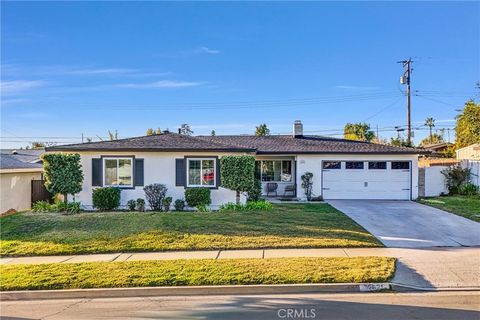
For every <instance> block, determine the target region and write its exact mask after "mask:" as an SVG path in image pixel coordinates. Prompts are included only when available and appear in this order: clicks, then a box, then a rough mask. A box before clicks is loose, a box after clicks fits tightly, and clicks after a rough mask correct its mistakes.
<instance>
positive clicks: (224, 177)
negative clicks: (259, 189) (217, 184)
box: [220, 156, 255, 204]
mask: <svg viewBox="0 0 480 320" xmlns="http://www.w3.org/2000/svg"><path fill="white" fill-rule="evenodd" d="M220 169H221V174H220V179H221V185H222V187H224V188H227V189H230V190H234V191H235V192H236V194H237V196H236V202H237V204H239V203H240V193H241V192H249V191H252V188H254V184H255V157H254V156H223V157H222V158H221V159H220Z"/></svg>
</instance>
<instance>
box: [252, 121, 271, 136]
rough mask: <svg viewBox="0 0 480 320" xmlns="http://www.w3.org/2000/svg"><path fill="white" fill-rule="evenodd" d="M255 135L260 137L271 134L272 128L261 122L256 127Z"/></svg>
mask: <svg viewBox="0 0 480 320" xmlns="http://www.w3.org/2000/svg"><path fill="white" fill-rule="evenodd" d="M255 135H256V136H258V137H264V136H269V135H270V129H268V127H267V125H266V124H265V123H262V124H260V125H259V126H257V127H256V128H255Z"/></svg>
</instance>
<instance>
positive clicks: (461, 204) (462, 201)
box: [418, 196, 480, 222]
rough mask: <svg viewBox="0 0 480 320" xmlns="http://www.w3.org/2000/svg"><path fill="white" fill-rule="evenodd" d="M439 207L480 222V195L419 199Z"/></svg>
mask: <svg viewBox="0 0 480 320" xmlns="http://www.w3.org/2000/svg"><path fill="white" fill-rule="evenodd" d="M418 201H419V202H420V203H422V204H426V205H429V206H432V207H435V208H438V209H442V210H445V211H448V212H451V213H454V214H456V215H459V216H462V217H465V218H468V219H470V220H473V221H477V222H480V196H473V197H467V196H442V197H434V198H423V199H420V200H418Z"/></svg>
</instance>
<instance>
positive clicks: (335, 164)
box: [323, 161, 342, 169]
mask: <svg viewBox="0 0 480 320" xmlns="http://www.w3.org/2000/svg"><path fill="white" fill-rule="evenodd" d="M341 168H342V163H341V162H340V161H323V169H341Z"/></svg>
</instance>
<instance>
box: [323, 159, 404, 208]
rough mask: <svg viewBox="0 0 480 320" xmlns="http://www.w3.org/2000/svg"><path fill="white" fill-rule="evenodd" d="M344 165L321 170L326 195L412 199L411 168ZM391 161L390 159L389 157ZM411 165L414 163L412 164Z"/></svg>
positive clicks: (332, 196)
mask: <svg viewBox="0 0 480 320" xmlns="http://www.w3.org/2000/svg"><path fill="white" fill-rule="evenodd" d="M344 162H345V161H343V164H342V167H341V169H335V170H332V169H328V170H323V171H322V193H323V197H324V198H325V199H383V200H386V199H392V200H393V199H394V200H408V199H410V176H411V175H410V169H408V170H405V169H400V170H394V169H391V166H390V164H389V163H388V165H387V168H386V169H368V161H365V165H364V169H345V164H344ZM386 162H388V161H386ZM410 167H411V166H410Z"/></svg>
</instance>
